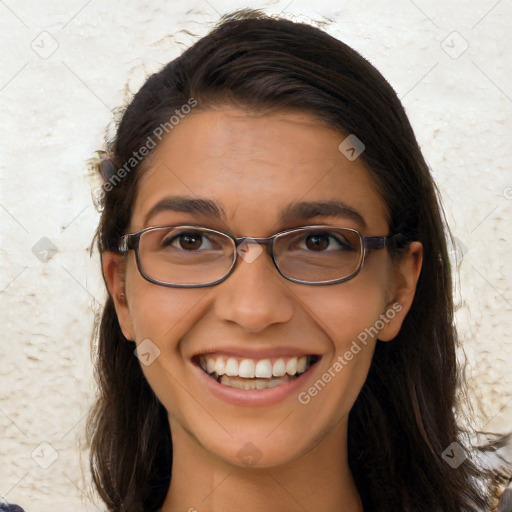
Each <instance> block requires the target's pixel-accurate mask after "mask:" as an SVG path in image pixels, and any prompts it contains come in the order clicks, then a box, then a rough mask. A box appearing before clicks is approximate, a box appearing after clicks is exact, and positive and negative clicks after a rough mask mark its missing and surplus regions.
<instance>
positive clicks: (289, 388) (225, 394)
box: [194, 360, 319, 407]
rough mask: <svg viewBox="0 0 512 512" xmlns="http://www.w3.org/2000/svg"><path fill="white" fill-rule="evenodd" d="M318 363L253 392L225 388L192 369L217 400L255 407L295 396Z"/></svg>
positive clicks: (203, 373) (199, 369) (205, 374)
mask: <svg viewBox="0 0 512 512" xmlns="http://www.w3.org/2000/svg"><path fill="white" fill-rule="evenodd" d="M318 363H319V360H318V361H316V363H314V364H312V365H311V366H310V367H309V368H308V369H307V370H306V371H305V372H304V373H303V374H302V375H300V376H299V377H296V378H295V379H292V380H290V381H288V382H284V383H283V384H279V385H278V386H275V387H273V388H265V389H254V390H245V389H239V388H233V387H231V386H225V385H223V384H220V383H219V382H217V381H216V380H215V379H213V378H212V377H210V376H208V374H207V373H205V372H204V371H203V370H202V369H201V368H200V367H199V366H198V365H197V364H194V368H195V369H196V371H198V372H199V374H200V377H201V379H203V380H204V381H205V382H206V385H207V386H208V389H209V391H210V392H211V393H212V394H213V395H214V396H216V397H217V398H220V399H221V400H224V401H225V402H229V403H230V404H233V405H241V406H247V407H256V406H266V405H273V404H276V403H278V402H281V401H282V400H284V399H285V398H287V397H289V396H290V395H297V394H298V393H299V390H300V389H301V388H302V387H304V386H305V385H306V381H307V380H308V379H309V377H310V376H311V375H312V374H313V372H314V368H315V367H316V366H317V365H318Z"/></svg>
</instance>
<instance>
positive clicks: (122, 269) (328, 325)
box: [103, 107, 422, 512]
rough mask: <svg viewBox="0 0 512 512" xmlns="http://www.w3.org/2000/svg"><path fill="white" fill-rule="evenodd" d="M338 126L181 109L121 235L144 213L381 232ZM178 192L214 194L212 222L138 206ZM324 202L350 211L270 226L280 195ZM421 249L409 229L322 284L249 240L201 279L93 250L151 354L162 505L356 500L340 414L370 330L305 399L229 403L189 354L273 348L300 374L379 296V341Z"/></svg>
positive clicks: (349, 506)
mask: <svg viewBox="0 0 512 512" xmlns="http://www.w3.org/2000/svg"><path fill="white" fill-rule="evenodd" d="M344 138H345V136H344V135H342V134H340V133H339V132H337V131H335V130H333V129H332V128H329V127H326V126H324V125H322V124H320V123H319V122H318V121H317V120H315V119H312V118H311V117H308V116H306V115H302V114H299V113H291V112H279V113H273V114H266V115H255V114H252V113H250V112H246V111H242V110H238V109H235V108H231V107H225V108H223V109H219V110H215V111H199V112H195V113H193V114H191V115H189V116H187V117H186V118H185V119H184V120H182V121H181V122H180V123H179V125H177V126H176V127H175V128H174V129H173V131H172V132H171V133H170V134H169V135H168V136H167V138H166V139H164V140H163V141H162V143H161V145H160V146H159V147H158V148H157V149H155V152H154V153H153V155H152V159H151V161H150V165H149V169H148V170H147V172H146V174H145V175H144V177H143V179H142V181H141V184H140V187H139V191H138V194H137V198H136V202H135V207H134V210H133V216H132V219H131V225H130V229H129V232H131V233H133V232H136V231H138V230H140V229H142V228H144V227H147V226H156V225H165V224H174V223H184V224H185V223H194V224H200V225H204V226H206V227H210V228H214V229H220V230H223V231H227V232H230V233H232V234H234V235H235V236H253V237H265V236H270V235H272V234H274V233H276V232H278V231H281V230H284V229H289V228H292V227H299V226H304V225H313V224H329V225H332V226H342V227H350V228H354V229H358V230H360V231H361V232H362V233H363V234H365V235H387V234H389V230H388V222H387V217H388V215H387V210H386V206H385V204H384V202H383V200H382V198H381V197H380V195H379V194H378V191H377V190H376V189H375V186H374V183H373V181H372V180H371V178H370V176H369V174H368V172H367V169H366V167H365V164H364V163H363V161H362V160H361V158H358V159H356V160H354V161H349V160H348V159H347V158H346V157H345V156H344V155H343V154H341V152H340V151H339V150H338V145H339V144H340V142H341V141H342V140H343V139H344ZM172 195H187V196H192V197H196V198H197V197H200V198H205V199H211V200H215V201H217V202H219V203H221V204H222V205H223V208H224V209H225V212H226V216H225V218H224V219H222V220H212V219H211V218H209V217H205V216H198V215H192V214H189V213H180V212H173V211H165V212H160V213H158V214H157V215H155V216H154V217H152V218H151V219H149V221H148V223H147V224H145V223H144V217H145V215H146V214H147V212H148V211H149V210H150V209H151V207H152V206H153V205H154V204H156V203H157V202H158V201H159V200H161V199H162V198H164V197H167V196H172ZM327 199H338V200H341V201H343V202H345V203H347V204H348V205H350V206H351V207H352V208H354V209H356V210H357V211H358V212H359V213H360V214H361V215H362V216H363V218H364V220H365V222H366V227H364V228H363V227H362V226H361V225H359V223H357V222H356V221H354V220H353V219H350V218H341V217H327V216H317V217H314V218H311V219H308V220H304V219H295V220H288V221H287V222H286V223H284V222H283V221H282V220H281V219H280V217H279V212H280V210H281V208H283V207H284V206H285V205H288V204H289V203H292V202H294V201H316V200H327ZM421 261H422V247H421V244H420V243H419V242H414V243H412V244H411V246H410V248H409V251H408V253H407V254H406V255H405V256H404V257H403V259H401V260H400V262H398V263H396V262H393V261H392V260H391V258H390V255H389V253H388V251H387V250H376V251H371V252H370V254H369V256H368V257H367V259H366V261H365V265H364V267H363V269H362V271H361V272H360V274H359V275H357V276H356V277H355V278H354V279H352V280H350V281H347V282H345V283H340V284H335V285H328V286H308V285H303V284H297V283H292V282H289V281H287V280H285V279H284V278H283V277H281V276H280V275H279V274H278V272H277V270H276V269H275V267H274V266H273V264H272V261H271V259H270V257H269V256H268V255H267V253H266V252H263V253H262V254H261V255H260V256H259V257H257V258H256V260H255V261H253V262H252V263H247V262H246V261H244V260H243V259H242V258H239V261H238V263H237V267H236V269H235V271H234V273H233V274H232V275H231V276H230V277H229V278H228V279H227V280H226V281H224V282H223V283H221V284H218V285H215V286H213V287H209V288H198V289H177V288H166V287H163V286H158V285H155V284H151V283H149V282H148V281H146V280H145V279H143V278H142V276H141V275H140V273H139V272H138V270H137V268H136V263H135V255H134V251H130V252H129V254H128V258H127V260H126V262H124V260H123V258H122V257H121V256H119V255H116V254H114V253H105V254H104V255H103V271H104V275H105V278H106V281H107V285H108V288H109V291H110V293H111V295H112V297H113V298H114V302H115V306H116V311H117V315H118V317H119V321H120V325H121V328H122V331H123V334H124V335H125V336H126V338H127V339H128V340H133V341H135V342H136V343H137V344H140V343H141V342H142V341H143V340H145V339H147V338H149V339H150V340H151V341H152V342H153V343H154V344H155V345H156V346H157V347H158V349H159V350H160V355H159V357H157V358H156V359H155V361H154V362H153V363H152V364H150V365H149V366H144V365H142V370H143V371H144V374H145V376H146V378H147V379H148V382H149V384H150V385H151V387H152V389H153V390H154V392H155V394H156V395H157V396H158V398H159V399H160V401H161V402H162V404H163V405H164V406H165V408H166V410H167V411H168V413H169V422H170V426H171V433H172V440H173V450H174V461H173V468H172V471H173V473H172V481H171V486H170V488H169V491H168V494H167V497H166V499H165V503H164V505H163V507H162V509H161V510H162V511H163V512H177V511H186V510H194V509H195V510H197V511H199V512H212V511H223V512H226V511H235V510H245V511H246V512H256V511H261V510H266V511H270V512H273V511H276V512H277V511H279V512H283V511H290V512H291V511H299V510H301V511H303V510H315V511H316V512H328V511H332V510H343V511H345V512H360V511H362V506H361V501H360V498H359V495H358V492H357V489H356V487H355V484H354V481H353V479H352V476H351V473H350V470H349V467H348V462H347V423H348V414H349V411H350V409H351V407H352V405H353V403H354V401H355V400H356V398H357V396H358V394H359V392H360V390H361V387H362V386H363V383H364V381H365V378H366V376H367V373H368V369H369V366H370V363H371V359H372V355H373V351H374V347H375V344H376V338H374V339H369V341H368V343H367V345H366V346H362V350H361V351H360V352H359V353H358V354H357V355H355V356H354V358H353V359H352V360H351V361H350V362H349V363H348V364H346V365H345V366H344V367H343V370H342V371H340V372H339V373H337V374H336V377H335V378H333V379H332V381H331V382H330V383H329V384H328V385H327V386H326V387H325V388H324V389H323V390H322V391H321V392H319V393H318V394H317V396H315V397H313V398H312V399H311V401H310V402H309V403H308V404H307V405H303V404H301V403H299V401H298V400H297V394H292V395H291V396H288V397H287V398H285V399H284V400H283V401H281V402H279V403H277V404H275V405H270V406H264V407H242V406H235V405H232V404H228V403H226V402H224V401H222V400H220V399H218V398H217V397H215V396H213V395H211V394H209V393H208V391H206V386H204V383H202V382H201V379H198V378H197V373H196V372H195V371H192V368H193V367H192V363H191V357H192V355H194V354H197V353H198V352H206V351H207V350H209V349H211V348H212V347H215V348H217V347H220V346H225V344H226V343H229V344H230V345H234V346H237V347H238V346H239V347H241V348H243V347H246V346H250V347H251V348H257V349H261V350H263V351H264V350H269V349H270V348H274V347H276V346H279V347H282V348H293V349H301V350H303V352H304V353H305V354H308V353H316V354H320V355H321V356H322V357H321V360H320V361H319V362H318V363H317V365H316V366H315V367H314V371H313V373H312V375H311V376H310V377H309V380H308V384H307V385H306V386H305V387H304V389H303V390H306V391H307V387H308V386H310V385H311V384H312V383H314V382H315V381H316V380H317V379H318V378H320V377H321V376H322V374H323V373H324V372H326V371H327V370H328V369H329V368H331V367H332V366H333V363H334V362H335V361H336V360H337V357H338V356H340V355H343V354H344V353H345V352H346V351H347V350H348V349H349V348H350V346H351V344H352V342H353V340H355V339H356V338H357V336H358V334H359V333H361V332H362V331H364V329H365V328H368V327H370V326H373V325H374V324H375V322H376V320H378V319H379V316H380V315H381V314H383V313H385V312H386V311H388V310H389V309H390V308H391V307H392V304H394V303H399V304H400V305H401V307H402V309H401V311H400V312H398V313H397V314H396V316H395V317H394V318H393V319H392V320H390V321H389V323H386V324H385V325H384V327H383V329H382V330H381V331H380V333H379V335H378V338H379V339H380V340H382V341H390V340H392V339H393V338H394V337H395V336H396V335H397V333H398V332H399V330H400V327H401V325H402V322H403V319H404V317H405V315H406V314H407V311H408V310H409V308H410V306H411V303H412V299H413V297H414V293H415V289H416V283H417V280H418V277H419V273H420V269H421ZM248 442H251V443H252V444H253V445H254V446H255V447H256V448H257V450H258V452H259V453H260V454H261V458H260V459H259V460H258V462H257V463H256V464H255V465H253V466H251V467H247V466H246V465H244V463H243V462H242V461H241V460H240V459H239V457H238V456H237V453H238V451H239V450H240V449H241V448H242V447H243V446H244V445H245V444H246V443H248Z"/></svg>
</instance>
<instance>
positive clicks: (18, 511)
mask: <svg viewBox="0 0 512 512" xmlns="http://www.w3.org/2000/svg"><path fill="white" fill-rule="evenodd" d="M0 512H25V511H24V510H23V509H22V508H21V507H20V506H18V505H9V504H8V503H0Z"/></svg>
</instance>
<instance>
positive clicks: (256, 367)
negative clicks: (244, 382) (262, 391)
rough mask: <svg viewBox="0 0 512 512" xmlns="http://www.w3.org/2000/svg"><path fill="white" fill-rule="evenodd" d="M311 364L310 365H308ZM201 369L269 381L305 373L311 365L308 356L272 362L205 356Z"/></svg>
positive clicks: (200, 360) (200, 361) (201, 358)
mask: <svg viewBox="0 0 512 512" xmlns="http://www.w3.org/2000/svg"><path fill="white" fill-rule="evenodd" d="M308 363H309V364H308ZM199 364H200V365H201V368H202V369H203V370H205V371H206V372H207V373H210V374H212V373H216V374H217V375H228V376H230V377H244V378H246V379H250V378H254V377H258V378H263V379H269V378H270V377H272V376H273V377H282V376H283V375H286V374H288V375H295V374H297V373H304V372H305V371H306V369H307V367H308V366H309V365H310V364H311V361H310V360H309V358H308V356H302V357H300V358H297V357H290V358H283V357H280V358H278V359H276V360H275V361H274V363H273V364H272V362H271V361H270V359H259V360H254V359H240V360H238V359H236V358H234V357H223V356H211V355H208V354H204V355H202V356H200V358H199Z"/></svg>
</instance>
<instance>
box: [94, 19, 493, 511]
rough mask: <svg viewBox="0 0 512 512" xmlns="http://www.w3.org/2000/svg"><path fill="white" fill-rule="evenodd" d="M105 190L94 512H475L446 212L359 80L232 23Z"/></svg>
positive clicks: (301, 38)
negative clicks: (98, 503)
mask: <svg viewBox="0 0 512 512" xmlns="http://www.w3.org/2000/svg"><path fill="white" fill-rule="evenodd" d="M97 168H98V171H99V172H100V173H101V175H102V176H103V179H104V184H103V191H104V193H105V194H104V197H102V198H101V206H102V215H101V220H100V225H99V227H98V231H97V238H98V247H99V250H100V253H101V257H102V269H103V275H104V278H105V282H106V285H107V288H108V292H109V295H108V299H107V302H106V304H105V307H104V310H103V313H102V316H101V322H100V324H99V329H98V342H99V343H98V357H99V359H98V364H97V368H96V377H97V381H98V386H99V392H100V393H99V397H98V400H97V402H96V404H95V406H94V408H93V409H92V410H91V413H90V417H89V420H88V435H89V437H90V442H91V460H90V462H91V470H92V474H93V479H94V483H95V485H96V488H97V490H98V491H99V494H100V496H101V498H102V499H103V501H104V502H105V504H106V505H107V507H108V509H109V510H116V511H117V510H123V511H130V512H131V511H146V512H148V511H161V512H174V511H178V510H191V511H192V510H198V511H200V512H203V511H223V512H225V511H231V510H233V511H234V510H245V511H251V512H252V511H259V510H265V511H274V510H275V511H277V510H279V511H283V510H286V511H295V510H311V511H313V510H314V511H315V512H327V511H334V510H344V511H346V512H360V511H363V510H364V511H365V512H368V511H373V510H375V511H377V510H378V511H380V512H382V511H384V512H385V511H396V510H405V511H429V512H432V511H443V512H450V511H457V512H460V511H476V510H490V506H491V496H492V494H493V492H494V487H493V484H492V483H491V480H492V479H491V475H490V474H486V473H485V472H484V471H483V470H479V469H478V468H477V465H476V462H475V460H474V459H475V457H474V453H473V452H472V451H471V450H470V447H469V445H468V444H467V442H466V438H465V437H464V436H463V435H462V433H461V430H460V428H459V427H458V426H457V423H456V420H455V412H457V413H459V406H458V402H457V401H456V392H457V389H458V386H459V385H460V384H461V376H460V374H459V371H458V368H457V364H456V358H455V351H456V346H457V341H456V334H455V330H454V326H453V305H452V290H451V275H450V265H449V259H448V254H447V248H446V239H445V232H444V229H443V217H442V212H441V207H440V205H439V202H438V199H437V195H436V190H435V186H434V183H433V181H432V178H431V175H430V173H429V170H428V167H427V165H426V163H425V160H424V159H423V157H422V155H421V152H420V149H419V147H418V144H417V142H416V140H415V137H414V133H413V131H412V128H411V126H410V124H409V122H408V120H407V117H406V115H405V112H404V109H403V107H402V106H401V104H400V102H399V100H398V99H397V96H396V94H395V92H394V91H393V89H392V88H391V87H390V85H389V84H388V83H387V82H386V81H385V79H384V78H383V77H382V75H381V74H380V73H379V72H378V71H377V70H376V69H375V68H373V66H371V65H370V64H369V63H368V62H367V61H366V60H365V59H363V58H362V57H361V56H360V55H359V54H358V53H356V52H355V51H354V50H352V49H351V48H349V47H347V46H346V45H345V44H343V43H341V42H340V41H338V40H336V39H334V38H332V37H331V36H329V35H327V34H326V33H324V32H322V31H320V30H318V29H316V28H313V27H311V26H307V25H303V24H296V23H292V22H290V21H286V20H280V19H272V18H268V17H266V16H264V15H262V14H261V13H258V12H254V11H243V12H238V13H235V14H234V15H231V16H228V17H225V18H224V19H223V20H222V22H221V23H220V25H219V26H218V27H217V28H216V29H215V30H214V31H213V32H211V33H210V34H208V35H207V36H206V37H204V38H202V39H201V40H199V41H198V42H197V43H196V44H194V45H193V46H192V47H191V48H189V49H188V50H187V51H186V52H185V53H184V54H183V55H182V56H181V57H179V58H178V59H176V60H174V61H172V62H170V63H169V64H168V65H167V66H165V67H164V68H163V69H162V70H161V71H160V72H159V73H156V74H154V75H152V76H151V77H150V78H149V79H148V80H147V82H146V83H145V84H144V86H143V87H142V88H141V90H140V91H139V92H138V93H137V94H136V95H135V97H134V99H133V101H132V102H131V104H130V105H129V106H128V107H127V109H126V110H125V112H124V114H123V116H122V119H121V121H120V123H119V126H118V130H117V134H116V137H115V140H114V141H113V142H112V143H111V144H110V147H109V148H108V155H106V156H105V155H103V158H102V159H101V160H99V162H98V164H97ZM135 356H137V357H135ZM482 484H483V485H482Z"/></svg>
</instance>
